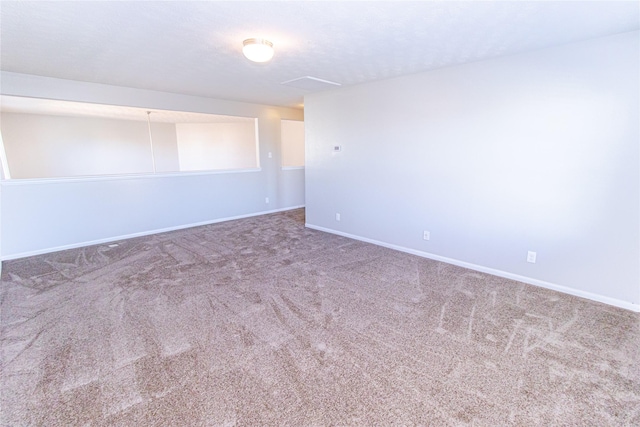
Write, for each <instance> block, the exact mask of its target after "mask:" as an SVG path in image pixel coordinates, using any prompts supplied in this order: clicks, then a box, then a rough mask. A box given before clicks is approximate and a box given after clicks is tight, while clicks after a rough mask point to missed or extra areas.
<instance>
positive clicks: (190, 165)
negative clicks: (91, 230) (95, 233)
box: [0, 95, 260, 179]
mask: <svg viewBox="0 0 640 427" xmlns="http://www.w3.org/2000/svg"><path fill="white" fill-rule="evenodd" d="M0 133H1V135H2V148H1V150H0V157H1V158H2V169H3V178H4V179H45V178H67V177H91V176H114V175H115V176H117V175H130V174H153V173H172V172H195V171H218V172H219V171H237V170H252V169H255V170H258V169H259V167H260V164H259V155H258V152H259V151H258V150H259V141H258V121H257V119H256V118H252V117H234V116H223V115H215V114H203V113H192V112H184V111H167V110H148V109H144V108H135V107H124V106H114V105H101V104H90V103H82V102H71V101H59V100H50V99H36V98H24V97H15V96H5V95H3V96H0Z"/></svg>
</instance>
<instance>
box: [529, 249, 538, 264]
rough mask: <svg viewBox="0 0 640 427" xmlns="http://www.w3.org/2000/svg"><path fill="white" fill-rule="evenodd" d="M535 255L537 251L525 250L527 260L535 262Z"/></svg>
mask: <svg viewBox="0 0 640 427" xmlns="http://www.w3.org/2000/svg"><path fill="white" fill-rule="evenodd" d="M537 255H538V254H537V253H535V252H532V251H529V252H527V262H530V263H532V264H535V263H536V256H537Z"/></svg>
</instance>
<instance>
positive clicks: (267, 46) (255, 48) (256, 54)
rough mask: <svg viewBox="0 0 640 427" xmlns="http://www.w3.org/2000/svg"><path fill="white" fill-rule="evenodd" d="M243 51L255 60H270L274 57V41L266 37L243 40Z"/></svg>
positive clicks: (250, 58)
mask: <svg viewBox="0 0 640 427" xmlns="http://www.w3.org/2000/svg"><path fill="white" fill-rule="evenodd" d="M242 44H243V47H242V53H243V54H244V56H246V57H247V59H248V60H250V61H253V62H268V61H269V60H271V58H273V43H271V42H270V41H269V40H265V39H258V38H256V39H246V40H245V41H243V42H242Z"/></svg>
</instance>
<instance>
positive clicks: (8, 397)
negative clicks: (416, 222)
mask: <svg viewBox="0 0 640 427" xmlns="http://www.w3.org/2000/svg"><path fill="white" fill-rule="evenodd" d="M118 244H119V245H118V246H115V247H110V245H99V246H94V247H89V248H84V249H76V250H69V251H64V252H58V253H54V254H49V255H43V256H38V257H32V258H27V259H22V260H15V261H8V262H5V263H4V267H3V270H2V287H1V294H0V296H1V298H2V299H1V301H0V308H1V309H2V312H1V327H2V329H1V336H0V338H1V344H2V353H1V369H2V373H1V375H2V377H1V383H0V386H1V389H0V390H1V399H0V403H1V405H2V407H1V408H0V409H1V417H2V418H1V420H2V425H3V426H106V425H110V426H218V425H220V426H233V425H239V426H240V425H245V426H260V425H277V426H284V425H287V426H312V425H313V426H328V425H346V426H359V425H371V426H374V425H375V426H388V425H426V426H508V425H514V426H638V425H640V316H639V315H638V314H636V313H632V312H628V311H624V310H621V309H616V308H613V307H609V306H606V305H602V304H598V303H594V302H590V301H587V300H582V299H579V298H575V297H571V296H567V295H563V294H560V293H556V292H553V291H549V290H545V289H540V288H536V287H534V286H530V285H525V284H522V283H518V282H514V281H509V280H505V279H501V278H498V277H493V276H489V275H486V274H481V273H477V272H474V271H470V270H465V269H463V268H459V267H455V266H451V265H448V264H443V263H439V262H435V261H430V260H427V259H422V258H418V257H416V256H412V255H408V254H404V253H400V252H395V251H392V250H389V249H385V248H381V247H377V246H373V245H370V244H366V243H362V242H358V241H353V240H349V239H346V238H343V237H339V236H334V235H330V234H326V233H322V232H318V231H313V230H308V229H305V228H304V211H302V210H296V211H291V212H286V213H279V214H274V215H268V216H261V217H254V218H249V219H243V220H238V221H232V222H226V223H221V224H216V225H210V226H204V227H198V228H192V229H188V230H183V231H177V232H171V233H165V234H160V235H155V236H149V237H143V238H137V239H131V240H126V241H121V242H118Z"/></svg>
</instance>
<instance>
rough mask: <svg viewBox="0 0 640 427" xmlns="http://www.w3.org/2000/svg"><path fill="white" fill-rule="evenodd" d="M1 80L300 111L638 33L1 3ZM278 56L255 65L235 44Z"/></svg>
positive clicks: (314, 5)
mask: <svg viewBox="0 0 640 427" xmlns="http://www.w3.org/2000/svg"><path fill="white" fill-rule="evenodd" d="M0 28H1V34H0V35H1V37H2V38H1V44H0V54H1V56H0V61H1V62H0V66H1V68H2V70H5V71H13V72H18V73H26V74H35V75H42V76H50V77H58V78H64V79H71V80H80V81H88V82H97V83H105V84H111V85H119V86H128V87H135V88H142V89H153V90H160V91H166V92H175V93H183V94H191V95H199V96H207V97H213V98H220V99H231V100H238V101H248V102H256V103H263V104H272V105H283V106H300V105H301V103H302V101H303V96H304V95H305V94H307V93H309V91H307V90H304V89H301V88H295V87H291V86H284V85H282V84H281V83H282V82H285V81H288V80H292V79H296V78H299V77H304V76H313V77H316V78H320V79H325V80H329V81H332V82H337V83H340V84H342V85H343V87H344V86H348V85H353V84H358V83H363V82H367V81H372V80H378V79H385V78H390V77H395V76H399V75H404V74H411V73H416V72H420V71H426V70H430V69H434V68H440V67H446V66H450V65H455V64H460V63H464V62H471V61H478V60H482V59H486V58H492V57H496V56H501V55H509V54H514V53H519V52H524V51H528V50H533V49H539V48H543V47H547V46H552V45H557V44H563V43H568V42H572V41H577V40H583V39H588V38H594V37H599V36H605V35H610V34H616V33H621V32H626V31H633V30H638V29H639V28H640V24H639V6H638V2H637V1H622V2H617V1H587V2H580V1H532V2H529V1H481V2H478V1H476V2H459V1H447V2H445V1H423V2H399V1H394V2H360V1H353V2H239V1H236V2H183V1H174V2H135V1H127V2H88V1H87V2H12V1H2V2H1V3H0ZM251 37H265V38H267V39H269V40H271V41H272V42H273V44H274V47H275V49H276V54H275V57H274V58H273V60H272V61H271V62H270V63H268V64H253V63H250V62H249V61H247V60H246V59H245V58H244V57H243V56H242V53H241V48H242V41H243V40H244V39H246V38H251Z"/></svg>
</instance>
